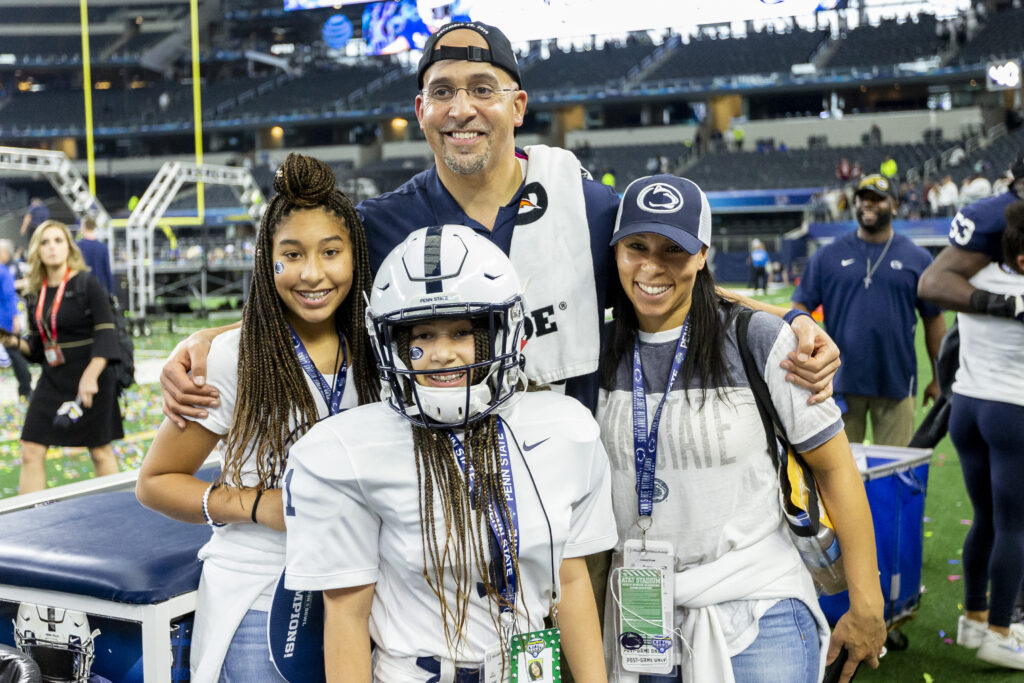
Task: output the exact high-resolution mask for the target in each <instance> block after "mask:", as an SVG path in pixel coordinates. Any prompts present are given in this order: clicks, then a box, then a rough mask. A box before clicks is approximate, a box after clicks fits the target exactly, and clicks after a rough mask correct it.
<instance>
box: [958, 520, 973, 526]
mask: <svg viewBox="0 0 1024 683" xmlns="http://www.w3.org/2000/svg"><path fill="white" fill-rule="evenodd" d="M960 523H961V524H963V525H964V526H970V525H971V524H974V521H973V520H970V519H961V520H960Z"/></svg>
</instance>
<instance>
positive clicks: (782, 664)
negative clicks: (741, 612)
mask: <svg viewBox="0 0 1024 683" xmlns="http://www.w3.org/2000/svg"><path fill="white" fill-rule="evenodd" d="M757 626H758V633H757V638H756V639H754V642H753V643H751V644H750V645H749V646H748V647H747V649H746V650H744V651H743V652H740V653H739V654H737V655H736V656H734V657H733V658H732V675H733V677H734V678H735V679H736V683H817V681H818V653H819V651H820V650H819V647H820V644H819V642H818V625H817V623H815V621H814V616H812V615H811V611H810V610H809V609H807V606H806V605H804V603H802V602H800V601H799V600H796V599H793V598H790V599H787V600H780V601H779V602H777V603H775V604H774V605H772V608H771V609H769V610H768V611H767V612H765V613H764V615H763V616H762V617H761V619H760V620H759V621H758V622H757ZM696 656H698V657H699V656H700V653H696ZM679 680H680V676H679V672H678V669H676V670H675V671H673V673H671V674H669V675H666V676H659V675H642V676H640V683H676V682H678V681H679Z"/></svg>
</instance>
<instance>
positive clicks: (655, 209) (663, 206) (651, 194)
mask: <svg viewBox="0 0 1024 683" xmlns="http://www.w3.org/2000/svg"><path fill="white" fill-rule="evenodd" d="M636 205H637V206H639V207H640V208H641V209H643V210H644V211H649V212H651V213H675V212H676V211H679V210H680V209H681V208H683V195H682V193H681V192H680V191H679V190H677V189H676V188H674V187H672V186H671V185H669V184H668V183H652V184H651V185H648V186H647V187H645V188H644V189H643V190H641V191H640V193H639V194H638V195H637V196H636Z"/></svg>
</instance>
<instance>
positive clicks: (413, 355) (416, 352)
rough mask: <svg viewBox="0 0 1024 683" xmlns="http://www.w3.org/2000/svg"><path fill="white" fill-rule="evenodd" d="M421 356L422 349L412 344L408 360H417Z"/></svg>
mask: <svg viewBox="0 0 1024 683" xmlns="http://www.w3.org/2000/svg"><path fill="white" fill-rule="evenodd" d="M420 358H423V349H421V348H420V347H418V346H413V347H411V348H410V349H409V360H419V359H420Z"/></svg>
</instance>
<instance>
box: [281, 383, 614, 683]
mask: <svg viewBox="0 0 1024 683" xmlns="http://www.w3.org/2000/svg"><path fill="white" fill-rule="evenodd" d="M499 415H500V417H501V419H502V422H503V424H504V425H505V435H506V437H507V441H508V447H509V455H510V462H511V469H512V475H513V481H514V489H515V494H516V496H515V497H516V505H517V508H518V517H519V529H520V531H519V536H520V548H519V570H520V576H521V580H520V586H519V588H520V593H519V596H518V598H517V601H516V608H517V611H518V612H519V614H520V618H521V621H520V627H521V628H522V629H523V630H524V631H525V630H527V629H529V630H534V629H538V628H541V627H542V624H543V619H544V617H545V616H546V615H547V613H548V607H549V604H548V598H547V597H546V596H547V595H548V593H549V591H550V589H551V587H552V574H554V577H555V580H556V581H557V576H558V568H559V566H560V564H561V561H562V559H563V558H571V557H581V556H584V555H589V554H591V553H594V552H598V551H601V550H606V549H608V548H611V547H612V546H613V545H614V544H615V539H616V531H615V520H614V518H613V515H612V506H611V491H610V488H609V478H608V457H607V455H606V454H605V451H604V447H603V446H602V445H601V440H600V436H599V432H598V427H597V424H596V423H595V422H594V419H593V417H592V416H591V415H590V413H589V412H588V411H587V410H586V409H585V408H584V407H583V406H582V405H580V404H579V403H578V402H577V401H575V400H574V399H571V398H566V397H564V396H560V395H557V394H553V393H551V392H532V393H527V394H524V395H523V396H522V397H521V398H520V399H519V401H518V402H516V403H515V404H514V405H513V406H510V407H508V408H505V409H502V410H501V411H499ZM441 438H445V437H444V436H443V435H442V437H441ZM531 475H532V477H531ZM531 478H532V481H531ZM285 481H286V482H287V483H286V488H285V515H286V517H285V519H286V523H287V525H288V539H287V545H288V551H287V578H286V585H287V587H288V588H290V589H293V590H304V589H305V590H323V589H330V588H342V587H351V586H361V585H366V584H376V587H375V594H374V600H373V606H372V608H371V613H370V624H369V626H370V635H371V637H372V638H373V640H374V642H375V643H376V644H377V647H378V651H377V653H378V654H377V659H378V661H377V664H376V667H377V668H376V671H377V677H378V679H379V680H399V679H403V678H402V677H403V676H414V677H413V678H404V679H403V680H421V679H420V678H419V677H418V675H422V680H426V679H427V678H429V677H430V676H429V675H428V674H427V672H426V671H418V669H417V668H416V666H415V660H416V658H418V657H435V656H436V657H444V658H448V659H453V660H455V661H457V662H458V663H459V665H460V666H468V667H477V666H480V664H481V663H482V661H483V659H484V651H485V650H486V649H487V648H488V647H489V646H491V645H492V644H494V643H496V642H497V641H498V635H497V632H496V630H495V626H494V622H493V620H492V613H491V607H490V603H489V602H488V599H487V598H486V597H483V596H481V595H480V594H479V591H478V590H472V591H471V597H470V609H469V615H468V624H467V626H466V633H465V639H464V641H463V642H462V644H461V646H460V649H459V651H458V652H455V653H452V654H451V656H450V655H449V653H448V647H447V645H446V642H445V636H444V626H443V624H442V623H441V617H440V612H439V605H438V599H437V597H436V596H435V595H434V594H433V593H432V592H431V590H430V588H429V587H428V585H427V583H426V580H425V579H424V567H425V562H424V546H423V541H422V539H421V535H420V504H419V485H418V483H417V481H418V480H417V473H416V463H415V456H414V450H413V441H412V429H411V426H410V424H409V423H408V422H407V421H406V420H404V419H403V418H402V417H401V416H399V415H397V414H396V413H395V412H394V411H393V410H392V409H391V408H389V407H387V406H386V405H384V404H382V403H377V404H372V405H367V406H362V407H360V408H356V409H354V410H350V411H348V412H346V413H343V414H340V415H335V416H334V417H331V418H329V419H327V420H324V421H323V422H321V423H320V424H318V425H317V426H316V427H314V428H313V429H312V430H311V431H310V432H309V433H308V434H306V436H304V437H303V438H302V439H301V440H300V441H299V442H298V443H297V444H296V445H295V447H294V448H293V449H292V451H291V455H290V458H289V463H288V471H287V473H286V475H285ZM534 484H535V485H536V488H535V486H534ZM538 494H539V495H538ZM434 509H435V513H436V520H435V523H436V528H437V529H438V530H439V531H438V533H439V534H441V535H443V534H444V521H443V519H442V517H441V511H440V504H439V501H438V500H437V497H436V496H435V507H434ZM545 514H546V519H545ZM548 523H550V535H549V530H548ZM552 541H553V542H552ZM446 587H447V589H448V602H449V604H453V603H454V584H453V583H448V584H446ZM526 614H528V615H529V618H528V623H527V620H526V618H525V615H526ZM382 667H383V668H382Z"/></svg>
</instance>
